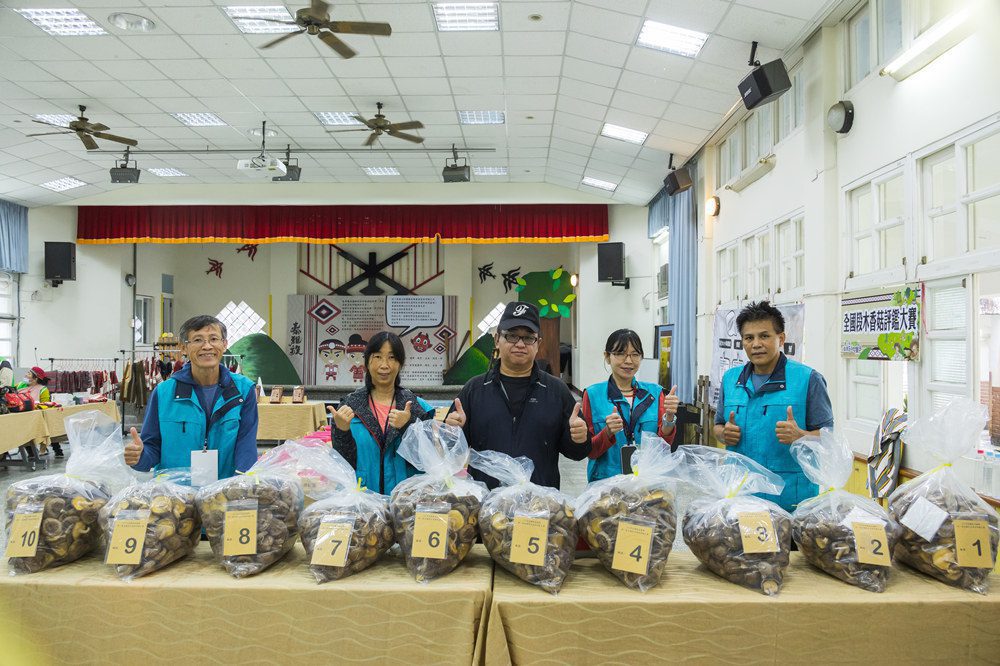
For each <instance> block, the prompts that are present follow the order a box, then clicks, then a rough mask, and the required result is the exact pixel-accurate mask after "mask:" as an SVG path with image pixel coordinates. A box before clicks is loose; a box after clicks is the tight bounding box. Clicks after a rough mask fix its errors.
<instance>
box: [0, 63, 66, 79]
mask: <svg viewBox="0 0 1000 666" xmlns="http://www.w3.org/2000/svg"><path fill="white" fill-rule="evenodd" d="M0 76H3V78H5V79H7V80H8V81H15V82H17V81H55V80H56V78H57V77H55V76H53V75H52V74H50V73H49V72H47V71H45V70H44V69H42V68H41V67H39V66H38V65H35V64H34V63H31V62H28V61H27V60H14V61H9V62H5V63H4V65H3V68H2V70H0ZM59 78H62V77H59Z"/></svg>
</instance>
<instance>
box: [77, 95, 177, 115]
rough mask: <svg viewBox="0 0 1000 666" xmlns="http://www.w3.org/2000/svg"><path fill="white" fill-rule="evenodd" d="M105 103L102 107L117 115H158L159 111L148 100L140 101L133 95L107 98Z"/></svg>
mask: <svg viewBox="0 0 1000 666" xmlns="http://www.w3.org/2000/svg"><path fill="white" fill-rule="evenodd" d="M103 102H104V104H103V105H102V106H106V107H107V108H109V109H114V110H115V112H116V113H156V112H157V111H159V109H158V108H157V107H156V106H154V105H153V104H150V103H149V101H148V100H145V99H139V98H137V97H136V96H135V95H134V94H132V93H130V94H129V96H128V97H114V98H105V99H104V100H103ZM88 110H89V109H88Z"/></svg>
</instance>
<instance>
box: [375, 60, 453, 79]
mask: <svg viewBox="0 0 1000 666" xmlns="http://www.w3.org/2000/svg"><path fill="white" fill-rule="evenodd" d="M385 64H386V67H387V68H388V70H389V73H390V74H391V75H392V76H394V77H396V78H399V77H416V78H426V77H428V76H445V69H444V60H442V59H441V58H436V57H431V58H386V59H385Z"/></svg>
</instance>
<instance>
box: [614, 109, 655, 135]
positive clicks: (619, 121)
mask: <svg viewBox="0 0 1000 666" xmlns="http://www.w3.org/2000/svg"><path fill="white" fill-rule="evenodd" d="M605 120H606V121H607V122H609V123H611V124H612V125H618V126H619V127H628V128H629V129H634V130H639V131H640V132H652V131H653V128H654V127H656V123H657V121H658V120H659V118H653V117H652V116H644V115H642V114H640V113H634V112H632V111H627V110H625V109H608V114H607V116H605Z"/></svg>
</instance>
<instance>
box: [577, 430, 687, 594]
mask: <svg viewBox="0 0 1000 666" xmlns="http://www.w3.org/2000/svg"><path fill="white" fill-rule="evenodd" d="M679 462H680V456H677V455H674V454H671V453H670V445H669V444H667V443H666V442H664V441H663V440H662V439H660V438H659V437H657V436H656V435H654V434H652V433H643V436H642V441H641V445H640V447H639V448H638V449H637V450H636V451H635V452H634V453H633V454H632V473H631V474H619V475H617V476H612V477H608V478H606V479H601V480H600V481H595V482H594V483H591V484H590V485H588V486H587V488H586V490H584V491H583V493H582V494H581V495H580V496H579V497H578V498H577V500H576V515H577V520H578V523H577V526H578V529H579V531H580V534H581V535H582V536H583V538H584V540H585V541H586V542H587V544H588V545H589V546H590V548H591V549H592V550H593V551H594V552H595V553H597V558H598V559H599V560H600V561H601V564H603V565H604V567H605V568H606V569H607V570H608V571H610V572H611V573H612V574H614V575H615V576H616V577H617V578H618V579H619V580H620V581H621V582H622V583H624V584H625V586H626V587H628V588H631V589H633V590H639V591H640V592H645V591H646V590H649V589H650V588H652V587H655V586H656V585H657V584H658V583H659V582H660V577H661V576H662V575H663V569H664V567H666V564H667V557H669V555H670V550H671V548H672V547H673V544H674V537H675V536H676V534H677V515H676V513H675V510H674V479H673V470H674V469H675V468H676V467H677V464H678V463H679Z"/></svg>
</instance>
